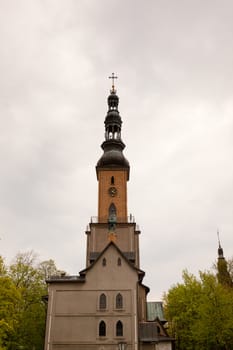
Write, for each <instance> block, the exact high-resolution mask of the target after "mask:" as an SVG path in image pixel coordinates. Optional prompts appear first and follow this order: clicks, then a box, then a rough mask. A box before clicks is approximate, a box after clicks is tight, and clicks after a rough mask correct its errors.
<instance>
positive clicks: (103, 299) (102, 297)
mask: <svg viewBox="0 0 233 350" xmlns="http://www.w3.org/2000/svg"><path fill="white" fill-rule="evenodd" d="M106 306H107V298H106V295H105V294H104V293H102V294H101V295H100V300H99V308H100V309H102V310H103V309H106Z"/></svg>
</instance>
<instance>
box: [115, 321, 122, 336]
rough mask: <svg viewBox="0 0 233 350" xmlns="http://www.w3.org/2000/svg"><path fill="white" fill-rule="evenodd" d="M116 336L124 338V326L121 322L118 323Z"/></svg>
mask: <svg viewBox="0 0 233 350" xmlns="http://www.w3.org/2000/svg"><path fill="white" fill-rule="evenodd" d="M116 336H117V337H123V324H122V322H121V321H118V322H117V324H116Z"/></svg>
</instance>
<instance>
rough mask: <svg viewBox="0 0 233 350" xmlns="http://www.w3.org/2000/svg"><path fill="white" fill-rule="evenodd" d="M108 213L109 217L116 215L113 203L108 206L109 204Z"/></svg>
mask: <svg viewBox="0 0 233 350" xmlns="http://www.w3.org/2000/svg"><path fill="white" fill-rule="evenodd" d="M108 215H109V217H112V216H114V217H116V206H115V204H114V203H111V204H110V206H109V209H108Z"/></svg>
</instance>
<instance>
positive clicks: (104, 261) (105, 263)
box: [102, 258, 107, 266]
mask: <svg viewBox="0 0 233 350" xmlns="http://www.w3.org/2000/svg"><path fill="white" fill-rule="evenodd" d="M102 265H103V266H106V265H107V261H106V259H105V258H103V260H102Z"/></svg>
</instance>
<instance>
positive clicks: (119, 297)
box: [116, 293, 123, 309]
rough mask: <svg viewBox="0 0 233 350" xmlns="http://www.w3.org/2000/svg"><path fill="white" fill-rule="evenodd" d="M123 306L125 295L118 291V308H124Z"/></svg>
mask: <svg viewBox="0 0 233 350" xmlns="http://www.w3.org/2000/svg"><path fill="white" fill-rule="evenodd" d="M122 308H123V297H122V295H121V293H118V294H117V296H116V309H122Z"/></svg>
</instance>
